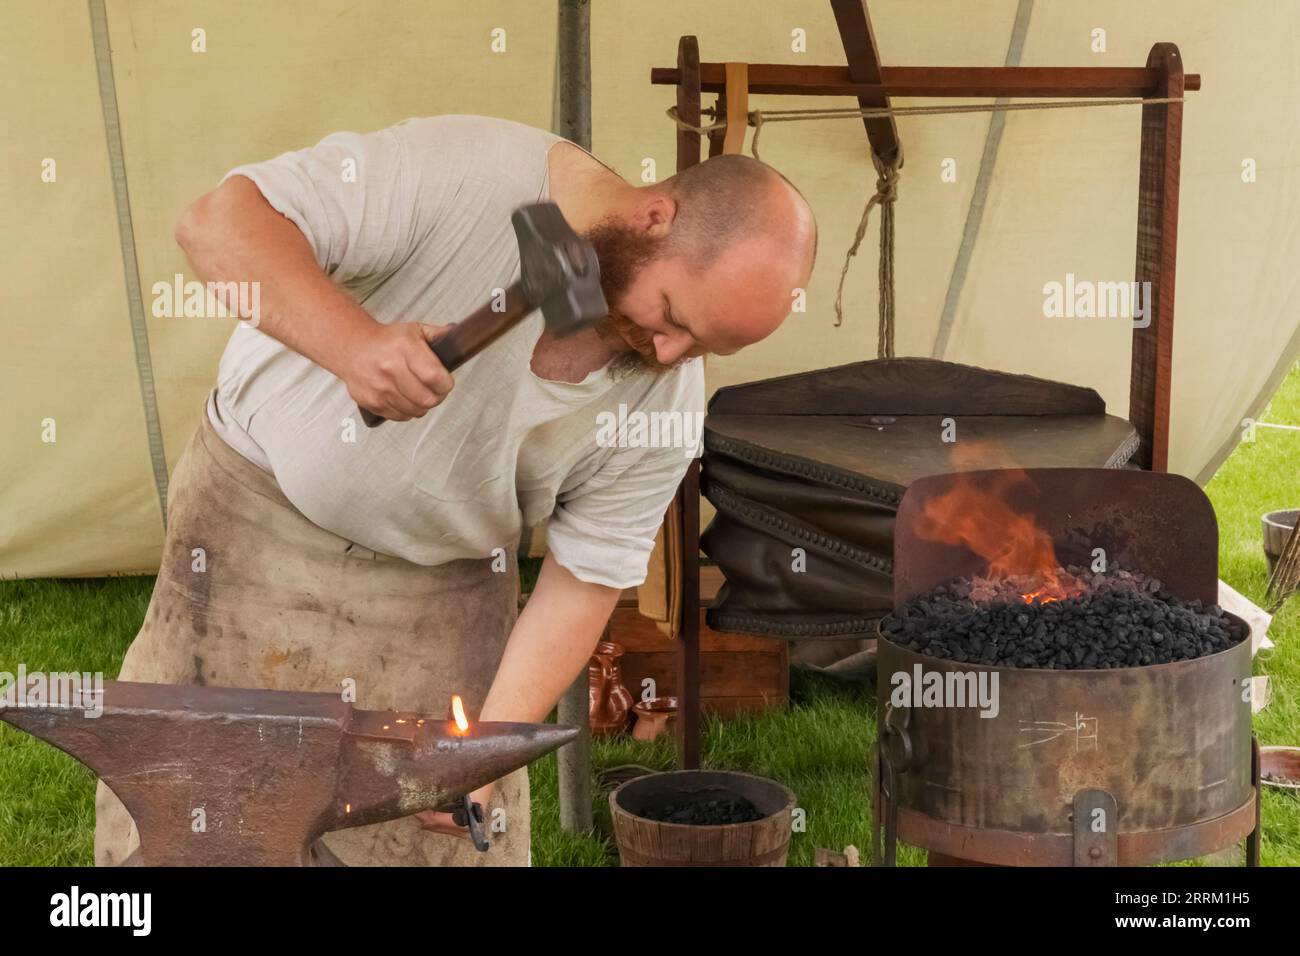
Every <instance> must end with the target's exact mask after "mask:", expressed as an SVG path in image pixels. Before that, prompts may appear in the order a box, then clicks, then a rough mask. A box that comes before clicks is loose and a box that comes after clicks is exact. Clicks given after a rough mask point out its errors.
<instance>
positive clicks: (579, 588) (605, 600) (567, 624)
mask: <svg viewBox="0 0 1300 956" xmlns="http://www.w3.org/2000/svg"><path fill="white" fill-rule="evenodd" d="M620 593H621V592H620V591H619V589H618V588H611V587H605V586H604V585H602V584H589V583H587V582H586V581H579V580H578V579H577V578H576V577H574V576H573V574H572V573H570V572H569V571H568V570H566V569H565V568H564V567H563V566H562V565H561V564H560V563H559V562H558V561H556V560H555V559H554V558H553V557H552V556H550V555H547V556H546V560H545V561H543V562H542V571H541V574H539V575H538V577H537V586H536V587H535V588H534V589H533V593H532V595H531V596H530V597H529V598H528V603H527V604H526V605H524V609H523V611H522V612H521V613H520V615H519V620H518V621H516V622H515V626H514V630H512V631H511V632H510V640H509V641H508V642H507V644H506V651H505V654H504V655H503V656H502V658H501V666H500V667H499V668H498V669H497V676H496V678H495V679H494V680H493V681H492V689H491V690H489V691H488V696H487V700H486V701H485V702H484V704H483V712H482V715H481V717H480V719H482V720H510V721H524V722H526V723H535V722H537V721H541V720H545V719H546V715H547V714H549V713H550V712H551V708H553V707H554V706H555V705H556V703H557V702H558V701H559V699H560V697H562V696H563V695H564V692H565V691H566V690H568V689H569V687H570V686H572V684H573V682H574V680H575V679H576V678H577V677H578V675H579V674H581V673H582V672H583V670H584V669H585V668H586V665H587V660H588V659H589V658H590V657H591V654H592V651H594V650H595V649H596V642H597V641H599V640H600V635H601V633H602V632H603V631H604V628H605V625H606V624H607V623H608V622H609V616H610V614H612V613H613V611H614V605H615V604H617V603H618V596H619V594H620Z"/></svg>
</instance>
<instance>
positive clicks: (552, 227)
mask: <svg viewBox="0 0 1300 956" xmlns="http://www.w3.org/2000/svg"><path fill="white" fill-rule="evenodd" d="M510 222H511V223H512V224H513V225H514V227H515V235H516V236H517V237H518V239H519V263H520V265H519V268H520V277H521V281H522V282H523V284H524V294H525V295H527V296H528V299H529V300H530V301H531V302H537V303H540V308H541V310H542V317H543V318H544V319H545V320H546V328H547V330H548V331H550V333H551V334H552V335H554V336H556V337H557V338H563V337H564V336H566V335H573V334H574V333H575V332H581V331H582V330H583V329H586V328H590V327H591V326H593V325H595V324H596V323H597V322H599V321H600V320H601V319H603V318H604V317H605V316H606V315H608V314H609V306H608V304H607V303H606V302H605V293H604V292H603V291H602V290H601V288H600V262H599V261H598V260H597V259H596V250H595V249H593V248H592V245H591V243H589V242H587V240H585V239H583V238H582V237H581V236H579V235H578V234H577V233H576V232H574V231H573V227H572V226H570V225H569V223H568V221H567V220H565V218H564V215H563V214H562V213H561V212H560V207H559V206H557V205H556V204H555V203H553V202H539V203H533V204H531V205H527V206H521V207H519V208H518V209H516V210H515V211H514V213H513V214H512V215H511V217H510Z"/></svg>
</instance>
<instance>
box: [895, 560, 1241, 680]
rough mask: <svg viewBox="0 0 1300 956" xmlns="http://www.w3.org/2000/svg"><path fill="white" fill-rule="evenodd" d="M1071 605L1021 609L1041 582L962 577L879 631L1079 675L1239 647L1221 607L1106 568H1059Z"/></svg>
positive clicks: (953, 656)
mask: <svg viewBox="0 0 1300 956" xmlns="http://www.w3.org/2000/svg"><path fill="white" fill-rule="evenodd" d="M1058 575H1059V578H1060V580H1061V581H1062V582H1064V583H1066V584H1067V585H1069V589H1070V590H1073V589H1076V588H1079V587H1082V588H1083V589H1084V590H1083V591H1082V593H1080V594H1078V595H1077V596H1075V597H1065V598H1062V599H1060V600H1054V601H1049V602H1048V603H1040V599H1037V598H1036V599H1034V601H1033V603H1029V604H1027V603H1025V600H1024V598H1023V597H1022V595H1024V594H1032V593H1034V592H1035V591H1038V590H1040V589H1041V588H1042V587H1043V580H1042V578H1041V577H1040V578H1036V579H1035V578H1028V577H1020V578H1009V579H1001V580H991V579H987V578H975V579H963V580H958V581H953V582H951V583H949V584H947V585H944V586H942V587H939V588H936V589H935V590H934V591H932V592H930V593H929V594H927V595H926V596H924V597H922V598H919V599H917V600H915V601H912V602H911V603H909V604H907V605H906V606H904V607H903V608H902V609H901V610H899V611H897V612H896V613H895V615H894V616H893V617H891V618H889V619H887V620H886V621H885V622H884V624H883V625H882V627H881V630H882V632H883V633H884V635H885V636H886V637H887V638H888V639H889V640H891V641H893V642H894V643H895V644H899V645H901V646H903V647H906V648H908V649H910V650H913V651H918V652H919V653H922V654H927V655H929V656H931V657H940V658H945V659H947V660H954V661H963V662H967V663H974V664H989V665H1000V666H1004V667H1033V668H1046V669H1078V668H1089V669H1091V668H1097V669H1108V668H1115V667H1140V666H1143V665H1148V664H1168V663H1171V662H1173V661H1184V660H1191V659H1193V658H1197V657H1204V656H1206V655H1208V654H1216V653H1218V652H1219V651H1224V650H1227V649H1228V648H1229V647H1232V646H1233V645H1235V644H1237V643H1238V642H1239V641H1241V640H1243V639H1245V637H1246V636H1247V633H1248V632H1247V631H1246V629H1245V627H1244V626H1242V625H1240V624H1238V623H1237V622H1235V621H1234V620H1233V619H1231V618H1229V617H1227V616H1226V615H1225V614H1224V612H1223V610H1222V609H1221V608H1220V607H1219V606H1218V605H1213V604H1212V605H1210V606H1208V607H1205V606H1202V603H1201V602H1200V601H1183V600H1181V599H1179V598H1177V597H1175V596H1174V595H1172V594H1170V593H1169V592H1168V591H1166V590H1165V589H1164V586H1163V585H1162V584H1161V582H1160V581H1158V580H1156V579H1154V578H1150V577H1147V576H1146V575H1143V574H1140V573H1134V572H1129V571H1126V570H1117V571H1116V570H1113V571H1112V572H1110V573H1107V574H1092V573H1090V572H1087V571H1082V570H1080V569H1077V568H1069V569H1061V571H1060V572H1058Z"/></svg>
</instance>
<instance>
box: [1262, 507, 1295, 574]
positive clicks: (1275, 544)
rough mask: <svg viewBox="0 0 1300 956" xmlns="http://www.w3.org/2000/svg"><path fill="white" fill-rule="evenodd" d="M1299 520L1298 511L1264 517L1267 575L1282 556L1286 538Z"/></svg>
mask: <svg viewBox="0 0 1300 956" xmlns="http://www.w3.org/2000/svg"><path fill="white" fill-rule="evenodd" d="M1297 518H1300V509H1292V510H1290V511H1270V512H1269V513H1268V514H1266V515H1264V556H1265V557H1267V558H1268V573H1269V574H1272V573H1273V568H1274V567H1275V566H1276V565H1277V559H1278V558H1280V557H1281V556H1282V549H1283V548H1285V547H1286V541H1287V538H1289V537H1290V536H1291V530H1292V529H1293V528H1294V527H1295V525H1296V519H1297Z"/></svg>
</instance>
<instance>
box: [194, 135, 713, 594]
mask: <svg viewBox="0 0 1300 956" xmlns="http://www.w3.org/2000/svg"><path fill="white" fill-rule="evenodd" d="M560 141H561V139H560V137H558V136H555V135H554V134H551V133H548V132H545V131H543V130H538V129H533V128H532V127H528V126H524V125H521V124H519V123H514V122H510V121H507V120H499V119H492V118H488V117H479V116H436V117H428V118H420V119H409V120H404V121H403V122H401V123H398V124H397V125H396V126H393V127H391V128H389V129H385V130H380V131H379V132H375V133H369V134H357V133H335V134H333V135H330V136H327V137H325V139H323V140H322V141H321V142H320V143H319V144H317V145H316V146H313V147H311V148H309V149H303V150H298V151H296V152H291V153H285V154H284V155H282V156H278V157H276V158H274V159H271V160H268V161H266V162H262V163H256V164H253V165H248V166H240V167H238V168H236V169H234V170H232V171H231V172H230V173H229V174H227V178H229V176H235V175H239V176H246V177H247V178H249V179H251V180H252V181H253V182H254V183H255V184H256V185H257V187H258V188H259V189H260V190H261V192H262V195H263V196H265V198H266V200H267V202H268V203H270V205H271V206H273V207H274V208H275V209H276V210H278V211H279V212H280V213H282V214H283V215H284V216H286V217H287V218H289V219H290V220H292V221H293V222H294V224H295V225H297V226H298V228H299V229H301V230H302V233H303V235H304V236H306V238H307V241H308V242H309V243H310V244H311V248H312V250H313V251H314V253H315V256H316V261H317V262H318V263H319V264H320V266H321V268H322V269H324V270H325V272H326V273H327V274H328V275H330V276H331V277H332V278H333V279H334V281H335V282H337V283H338V284H340V285H341V286H342V287H344V288H346V289H347V290H349V291H350V292H351V293H352V294H353V295H354V296H355V297H356V299H357V301H358V302H359V303H360V304H361V305H362V306H363V307H364V308H365V309H366V311H367V312H369V313H370V315H372V316H373V317H374V318H375V319H376V320H378V321H379V322H383V323H389V322H397V321H403V322H423V323H429V324H435V325H445V324H449V323H452V322H455V321H458V320H459V319H460V318H462V317H464V316H465V315H468V314H469V313H470V312H472V311H473V310H474V309H476V308H478V307H479V306H480V305H482V304H483V303H485V302H487V301H488V300H489V299H490V298H491V297H492V295H493V292H494V290H496V289H503V288H505V287H506V286H508V285H510V284H511V283H512V282H514V281H515V280H517V279H518V277H519V249H518V243H517V241H516V238H515V233H514V229H513V227H512V226H511V224H510V214H511V213H512V212H513V211H514V210H515V209H516V208H517V207H519V206H521V205H523V204H525V203H532V202H537V201H539V200H543V199H546V198H547V196H548V190H549V177H548V172H547V154H548V152H549V150H550V148H551V147H552V146H553V145H554V144H555V143H557V142H560ZM543 325H544V322H543V319H542V315H541V313H540V312H534V313H533V314H532V315H530V316H529V317H528V318H527V319H525V320H524V321H523V322H521V323H520V324H519V325H517V326H516V327H515V328H514V329H512V330H511V331H510V332H509V333H507V334H506V335H504V336H502V337H501V338H499V339H498V340H497V341H496V342H494V343H493V344H492V345H491V346H489V347H488V348H487V349H485V350H484V351H483V352H480V353H479V354H478V355H477V356H475V357H474V358H473V359H471V360H470V361H469V362H467V363H466V364H465V365H463V366H462V367H461V368H459V369H458V370H456V372H455V373H454V376H455V380H456V384H455V387H454V388H453V389H452V391H451V394H450V395H449V396H448V397H447V398H446V400H445V401H443V402H442V404H440V405H439V406H438V407H437V408H435V409H433V410H432V411H431V412H429V413H428V414H426V415H425V416H424V417H423V418H420V419H416V420H414V421H410V422H401V423H398V422H388V423H386V424H384V425H382V426H381V427H379V428H376V429H367V428H366V427H365V426H364V425H363V424H362V423H361V421H360V416H359V415H358V414H357V410H356V406H355V404H354V403H353V402H352V399H351V398H350V397H349V395H348V392H347V388H346V387H345V386H344V384H343V382H342V381H340V380H339V379H338V378H336V377H335V376H334V375H332V374H331V373H330V372H328V371H326V370H325V369H323V368H321V367H320V366H318V365H316V364H315V363H313V362H312V361H310V360H309V359H306V358H304V357H303V356H301V355H299V354H297V353H296V352H294V351H292V350H291V349H289V348H287V347H286V346H284V345H281V344H280V343H279V342H277V341H276V340H275V339H273V338H271V337H270V336H268V335H266V334H264V333H262V332H260V331H258V330H257V329H256V328H254V327H252V326H251V325H250V324H247V323H240V325H239V326H238V327H237V328H236V330H235V332H234V334H233V335H232V336H231V338H230V342H229V344H228V345H227V347H226V350H225V353H224V354H223V356H222V358H221V365H220V370H219V373H218V381H217V388H216V389H215V391H214V392H213V395H212V398H211V399H210V400H209V405H208V415H209V418H210V420H211V421H212V423H213V425H214V426H215V427H216V429H217V431H218V433H219V434H220V435H221V436H222V438H223V439H224V440H225V441H226V442H227V443H228V444H230V445H231V446H232V447H233V448H235V449H236V450H237V451H239V452H240V453H241V454H243V455H244V456H245V457H247V458H249V459H250V460H251V461H253V462H254V463H255V464H257V465H259V466H260V467H262V468H264V469H266V470H268V471H270V472H271V473H272V474H273V475H274V476H275V479H276V481H277V483H278V484H279V486H280V488H281V489H282V490H283V491H284V494H285V496H286V497H287V498H288V499H289V501H290V502H291V503H292V504H293V505H294V507H296V508H297V509H298V510H299V511H301V512H302V514H303V515H305V516H306V517H307V518H308V519H309V520H311V521H312V522H313V523H315V524H317V525H318V526H320V527H322V528H325V529H326V530H328V531H331V532H333V533H335V534H338V535H339V536H341V537H343V538H346V539H347V540H349V541H353V542H356V543H357V544H360V545H362V546H364V547H366V548H369V549H370V550H372V551H377V552H380V553H383V554H388V555H394V556H396V557H400V558H404V559H406V560H408V561H412V562H414V563H416V564H422V565H437V564H442V563H445V562H448V561H453V560H457V559H462V558H485V557H489V556H491V555H492V554H493V553H494V551H495V549H497V548H503V549H505V552H506V554H507V555H508V556H509V557H510V558H511V559H513V553H514V547H515V545H516V543H517V541H518V538H519V534H520V530H521V528H523V527H532V526H533V525H535V524H536V523H538V522H540V521H541V520H542V519H544V518H549V519H550V521H549V523H548V533H547V534H548V537H547V545H548V548H549V550H550V553H551V554H552V555H553V556H554V557H555V559H556V560H557V561H558V562H559V563H560V564H561V565H562V566H564V567H565V568H567V569H568V570H569V571H570V572H572V573H573V574H574V575H575V576H576V577H577V578H579V579H580V580H582V581H588V582H592V583H597V584H603V585H607V586H609V587H615V588H626V587H632V586H635V585H637V584H640V583H642V582H643V581H644V579H645V573H646V564H647V560H648V557H649V554H650V551H651V549H652V546H653V542H654V535H655V532H656V530H657V529H658V527H659V524H660V522H661V521H662V519H663V515H664V512H665V510H666V509H667V507H668V504H669V502H670V501H671V500H672V497H673V493H674V490H675V489H676V487H677V484H678V482H679V481H680V480H681V477H682V475H683V474H684V473H685V470H686V468H687V466H688V465H689V463H690V460H691V458H692V457H695V456H697V455H698V454H699V450H700V444H699V430H700V424H701V423H702V420H703V415H704V371H703V362H702V361H701V360H700V359H691V360H688V361H686V362H685V363H683V364H682V365H680V366H678V367H676V368H674V369H672V370H670V371H667V372H663V373H659V374H655V373H650V372H642V373H636V374H634V375H629V376H624V377H620V378H617V379H615V378H614V377H612V376H611V375H610V374H608V371H607V369H606V368H601V369H597V370H596V371H594V372H592V373H591V374H589V375H588V376H587V377H586V378H585V379H584V380H583V381H581V382H578V383H566V382H556V381H551V380H548V379H544V378H541V377H540V376H538V375H537V374H535V373H534V372H533V371H532V368H531V360H532V352H533V346H534V345H535V343H536V342H537V339H538V338H539V336H540V335H541V332H542V329H543ZM620 406H622V407H621V408H620ZM650 413H659V415H660V416H662V415H663V413H669V416H670V417H672V416H677V417H678V422H677V425H676V430H675V434H676V436H677V439H678V440H677V441H676V442H675V444H672V445H671V446H668V447H665V446H664V443H663V442H662V441H660V440H659V439H661V438H663V437H667V436H668V429H667V428H665V429H663V434H662V435H661V434H659V432H657V431H656V430H655V429H653V428H652V429H651V430H650V434H649V435H648V436H645V437H644V438H643V440H636V439H638V438H640V437H642V433H641V430H640V429H639V428H638V427H637V420H638V414H640V416H642V418H641V421H642V422H644V420H645V418H646V417H649V416H650ZM656 417H658V416H656ZM658 420H659V421H662V422H667V421H668V420H669V419H667V418H658ZM611 421H618V422H629V421H630V422H632V424H633V427H631V428H628V429H626V432H624V433H618V436H619V437H615V438H614V439H613V440H611V432H612V431H615V429H611V427H610V423H611ZM620 439H622V440H620Z"/></svg>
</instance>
